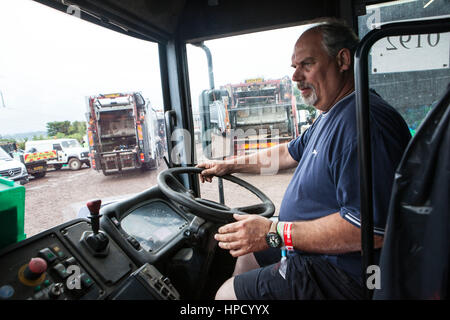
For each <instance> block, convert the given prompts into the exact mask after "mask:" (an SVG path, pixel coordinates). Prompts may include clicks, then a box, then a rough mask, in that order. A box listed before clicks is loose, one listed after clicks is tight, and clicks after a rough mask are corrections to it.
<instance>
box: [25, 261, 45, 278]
mask: <svg viewBox="0 0 450 320" xmlns="http://www.w3.org/2000/svg"><path fill="white" fill-rule="evenodd" d="M28 269H29V270H30V271H31V272H33V273H36V274H42V273H44V272H45V271H47V262H46V261H45V260H44V259H42V258H32V259H31V261H30V263H28Z"/></svg>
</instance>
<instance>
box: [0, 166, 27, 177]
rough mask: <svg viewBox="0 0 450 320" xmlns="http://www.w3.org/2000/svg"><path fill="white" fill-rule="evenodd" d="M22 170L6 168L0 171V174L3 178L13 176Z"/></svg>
mask: <svg viewBox="0 0 450 320" xmlns="http://www.w3.org/2000/svg"><path fill="white" fill-rule="evenodd" d="M21 172H22V169H20V168H14V169H8V170H2V171H0V176H2V177H5V178H10V177H15V176H17V175H19V174H20V173H21Z"/></svg>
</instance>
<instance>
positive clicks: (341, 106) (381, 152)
mask: <svg viewBox="0 0 450 320" xmlns="http://www.w3.org/2000/svg"><path fill="white" fill-rule="evenodd" d="M370 105H371V107H370V126H371V128H370V129H371V144H372V166H373V173H374V174H373V201H374V233H375V234H377V235H384V228H385V224H386V218H387V213H388V205H389V200H390V193H391V188H392V183H393V179H394V171H395V169H396V167H397V165H398V164H399V162H400V159H401V156H402V154H403V151H404V150H405V148H406V145H407V144H408V141H409V139H410V138H411V134H410V132H409V129H408V126H407V125H406V123H405V121H404V120H403V118H402V117H401V116H400V114H399V113H398V112H397V111H396V110H395V109H394V108H392V107H391V106H390V105H388V104H387V102H385V101H384V100H383V99H381V97H379V96H378V95H377V94H376V93H375V92H372V91H371V93H370ZM356 130H357V129H356V107H355V93H354V92H353V93H351V94H350V95H348V96H347V97H345V98H343V99H342V100H340V101H339V102H338V103H336V105H334V106H333V107H332V108H331V109H330V110H329V111H328V112H326V113H323V114H321V115H320V116H319V117H318V118H317V120H316V121H315V122H314V123H313V125H312V126H311V127H310V128H309V129H308V130H306V131H305V132H304V133H303V134H302V135H301V136H299V137H298V138H296V139H294V140H292V141H291V142H289V144H288V150H289V153H290V154H291V156H292V158H294V159H295V160H296V161H298V163H299V164H298V166H297V168H296V170H295V172H294V175H293V177H292V180H291V182H290V183H289V186H288V188H287V190H286V193H285V195H284V198H283V201H282V203H281V207H280V213H279V219H280V221H299V220H303V221H304V220H313V219H317V218H321V217H324V216H327V215H330V214H333V213H336V212H339V214H340V215H341V217H342V218H343V219H345V220H347V221H348V222H349V223H351V224H353V225H355V226H357V227H360V226H361V220H360V194H359V172H358V150H357V131H356ZM378 251H379V250H376V252H375V259H376V260H375V261H376V263H378V258H379V252H378ZM323 257H324V258H325V259H327V260H329V261H330V262H332V263H333V264H335V265H336V266H337V267H340V268H341V269H343V270H345V271H347V272H348V273H349V274H350V275H352V276H354V277H356V278H360V277H361V272H362V271H361V253H360V252H354V253H347V254H339V255H323Z"/></svg>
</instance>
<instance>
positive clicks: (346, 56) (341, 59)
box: [336, 48, 352, 72]
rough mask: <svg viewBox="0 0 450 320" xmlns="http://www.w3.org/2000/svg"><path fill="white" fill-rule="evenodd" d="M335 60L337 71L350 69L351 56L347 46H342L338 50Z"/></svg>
mask: <svg viewBox="0 0 450 320" xmlns="http://www.w3.org/2000/svg"><path fill="white" fill-rule="evenodd" d="M336 60H337V63H338V66H339V71H341V72H344V71H347V70H349V69H350V67H351V64H352V56H351V53H350V50H348V49H347V48H342V49H341V50H339V52H338V54H337V56H336Z"/></svg>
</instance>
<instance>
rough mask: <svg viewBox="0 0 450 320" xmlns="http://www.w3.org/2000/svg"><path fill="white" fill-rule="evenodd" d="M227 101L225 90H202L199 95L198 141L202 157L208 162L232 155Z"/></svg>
mask: <svg viewBox="0 0 450 320" xmlns="http://www.w3.org/2000/svg"><path fill="white" fill-rule="evenodd" d="M228 100H229V96H228V92H227V91H226V90H204V91H203V92H202V94H201V95H200V101H199V112H200V131H201V135H200V139H201V141H202V150H203V151H202V152H203V156H204V157H206V158H207V159H210V160H222V159H223V158H225V157H229V156H231V155H233V139H232V137H230V134H229V133H230V129H231V128H230V120H229V118H230V117H229V110H228V109H227V101H228Z"/></svg>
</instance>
